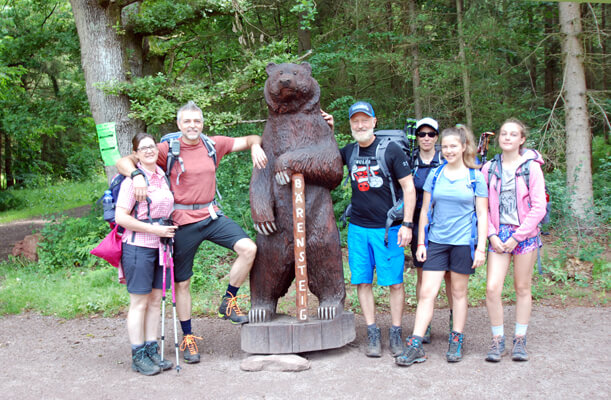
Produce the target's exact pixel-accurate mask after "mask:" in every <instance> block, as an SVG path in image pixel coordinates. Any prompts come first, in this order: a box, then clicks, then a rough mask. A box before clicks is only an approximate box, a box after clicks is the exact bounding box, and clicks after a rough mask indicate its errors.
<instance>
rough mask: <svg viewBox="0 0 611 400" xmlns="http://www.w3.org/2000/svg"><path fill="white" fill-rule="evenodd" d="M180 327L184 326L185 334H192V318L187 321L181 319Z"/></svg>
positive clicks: (183, 331) (183, 332)
mask: <svg viewBox="0 0 611 400" xmlns="http://www.w3.org/2000/svg"><path fill="white" fill-rule="evenodd" d="M180 327H181V328H182V334H183V335H191V334H192V332H191V319H188V320H186V321H180Z"/></svg>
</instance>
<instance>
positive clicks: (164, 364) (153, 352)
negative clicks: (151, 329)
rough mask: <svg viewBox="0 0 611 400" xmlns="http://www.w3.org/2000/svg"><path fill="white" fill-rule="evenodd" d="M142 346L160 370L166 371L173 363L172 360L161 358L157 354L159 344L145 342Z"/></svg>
mask: <svg viewBox="0 0 611 400" xmlns="http://www.w3.org/2000/svg"><path fill="white" fill-rule="evenodd" d="M144 348H145V349H146V354H148V356H149V358H150V359H151V360H152V361H153V364H155V365H157V366H158V367H159V368H161V370H162V371H166V370H168V369H170V368H172V365H174V364H172V362H170V361H168V360H164V359H162V358H161V356H160V355H159V344H157V342H153V343H148V344H145V345H144Z"/></svg>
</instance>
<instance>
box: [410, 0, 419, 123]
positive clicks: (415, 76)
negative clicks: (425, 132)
mask: <svg viewBox="0 0 611 400" xmlns="http://www.w3.org/2000/svg"><path fill="white" fill-rule="evenodd" d="M407 7H408V13H409V14H408V18H409V33H410V37H411V40H413V44H412V45H411V46H410V55H411V59H412V88H413V91H414V114H415V115H416V119H421V118H422V102H421V101H420V63H419V60H418V50H419V49H418V41H417V40H416V37H417V35H416V31H417V29H416V0H409V1H408V3H407Z"/></svg>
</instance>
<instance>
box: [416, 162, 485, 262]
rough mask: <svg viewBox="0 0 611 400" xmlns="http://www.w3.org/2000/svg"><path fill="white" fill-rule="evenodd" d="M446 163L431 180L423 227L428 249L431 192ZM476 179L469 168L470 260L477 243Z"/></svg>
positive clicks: (436, 171) (431, 218)
mask: <svg viewBox="0 0 611 400" xmlns="http://www.w3.org/2000/svg"><path fill="white" fill-rule="evenodd" d="M446 164H447V161H446V160H444V161H443V163H442V164H441V165H440V166H439V167H437V168H436V169H435V172H434V173H433V180H432V182H431V200H430V202H429V209H428V211H427V213H426V217H427V219H428V221H427V223H426V225H425V226H424V246H425V247H426V248H427V249H428V248H429V226H430V225H431V221H433V206H434V205H435V203H434V202H433V192H434V191H435V183H437V178H439V175H440V174H441V170H442V169H443V167H445V166H446ZM476 183H477V181H476V179H475V170H474V169H473V168H469V187H470V188H471V190H473V214H471V237H470V238H469V247H470V248H471V258H472V259H475V243H476V242H477V208H476V204H475V197H476V195H475V193H476V191H475V189H476Z"/></svg>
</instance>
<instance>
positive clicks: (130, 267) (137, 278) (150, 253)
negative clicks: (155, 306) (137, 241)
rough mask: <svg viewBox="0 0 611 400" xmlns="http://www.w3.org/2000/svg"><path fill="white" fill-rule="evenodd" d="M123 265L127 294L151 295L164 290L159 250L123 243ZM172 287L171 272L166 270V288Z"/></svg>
mask: <svg viewBox="0 0 611 400" xmlns="http://www.w3.org/2000/svg"><path fill="white" fill-rule="evenodd" d="M121 264H122V265H123V271H124V272H125V281H126V282H127V292H128V293H132V294H149V293H151V290H152V289H153V288H154V289H162V288H163V267H162V266H161V265H159V249H158V248H156V249H152V248H149V247H140V246H134V245H133V244H127V243H123V249H122V252H121ZM169 285H170V270H169V269H167V270H166V288H168V287H169Z"/></svg>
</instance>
